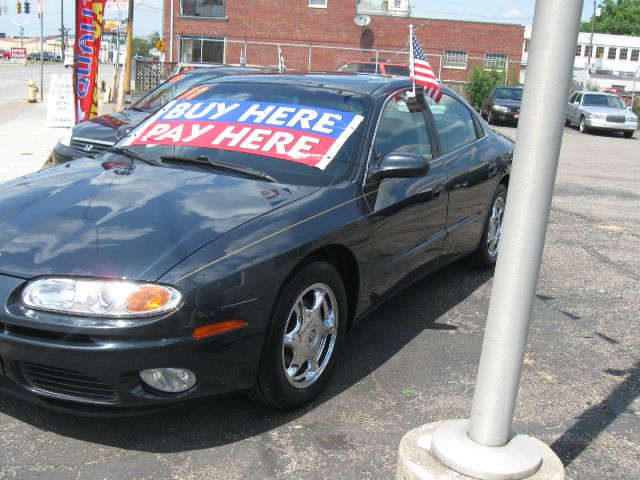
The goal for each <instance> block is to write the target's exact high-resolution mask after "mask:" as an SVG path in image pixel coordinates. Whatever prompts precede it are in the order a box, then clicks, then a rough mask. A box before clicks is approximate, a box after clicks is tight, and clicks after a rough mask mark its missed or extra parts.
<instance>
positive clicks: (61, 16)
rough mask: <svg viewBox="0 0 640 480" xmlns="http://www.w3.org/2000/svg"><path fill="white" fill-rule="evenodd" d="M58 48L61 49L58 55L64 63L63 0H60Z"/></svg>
mask: <svg viewBox="0 0 640 480" xmlns="http://www.w3.org/2000/svg"><path fill="white" fill-rule="evenodd" d="M60 50H62V53H61V54H60V55H61V56H62V63H63V64H64V53H65V51H64V50H65V48H64V0H60Z"/></svg>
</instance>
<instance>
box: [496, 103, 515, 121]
mask: <svg viewBox="0 0 640 480" xmlns="http://www.w3.org/2000/svg"><path fill="white" fill-rule="evenodd" d="M491 113H492V115H493V117H494V118H495V119H496V120H502V121H507V122H517V121H518V120H519V119H520V109H511V108H510V107H509V110H508V111H507V112H504V111H500V110H496V109H495V107H493V108H492V109H491Z"/></svg>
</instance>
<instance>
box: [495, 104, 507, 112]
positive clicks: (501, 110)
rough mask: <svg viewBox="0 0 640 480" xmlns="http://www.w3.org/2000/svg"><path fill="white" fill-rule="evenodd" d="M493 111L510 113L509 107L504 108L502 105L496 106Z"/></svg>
mask: <svg viewBox="0 0 640 480" xmlns="http://www.w3.org/2000/svg"><path fill="white" fill-rule="evenodd" d="M493 109H494V110H495V111H496V112H508V111H509V107H503V106H502V105H494V106H493Z"/></svg>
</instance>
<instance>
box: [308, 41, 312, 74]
mask: <svg viewBox="0 0 640 480" xmlns="http://www.w3.org/2000/svg"><path fill="white" fill-rule="evenodd" d="M311 50H312V48H311V42H309V65H308V66H307V72H310V71H311Z"/></svg>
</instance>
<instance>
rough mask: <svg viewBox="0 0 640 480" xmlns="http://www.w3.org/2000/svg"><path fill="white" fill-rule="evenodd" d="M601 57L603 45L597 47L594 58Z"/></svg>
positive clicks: (602, 55)
mask: <svg viewBox="0 0 640 480" xmlns="http://www.w3.org/2000/svg"><path fill="white" fill-rule="evenodd" d="M602 57H604V47H597V48H596V58H602Z"/></svg>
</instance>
